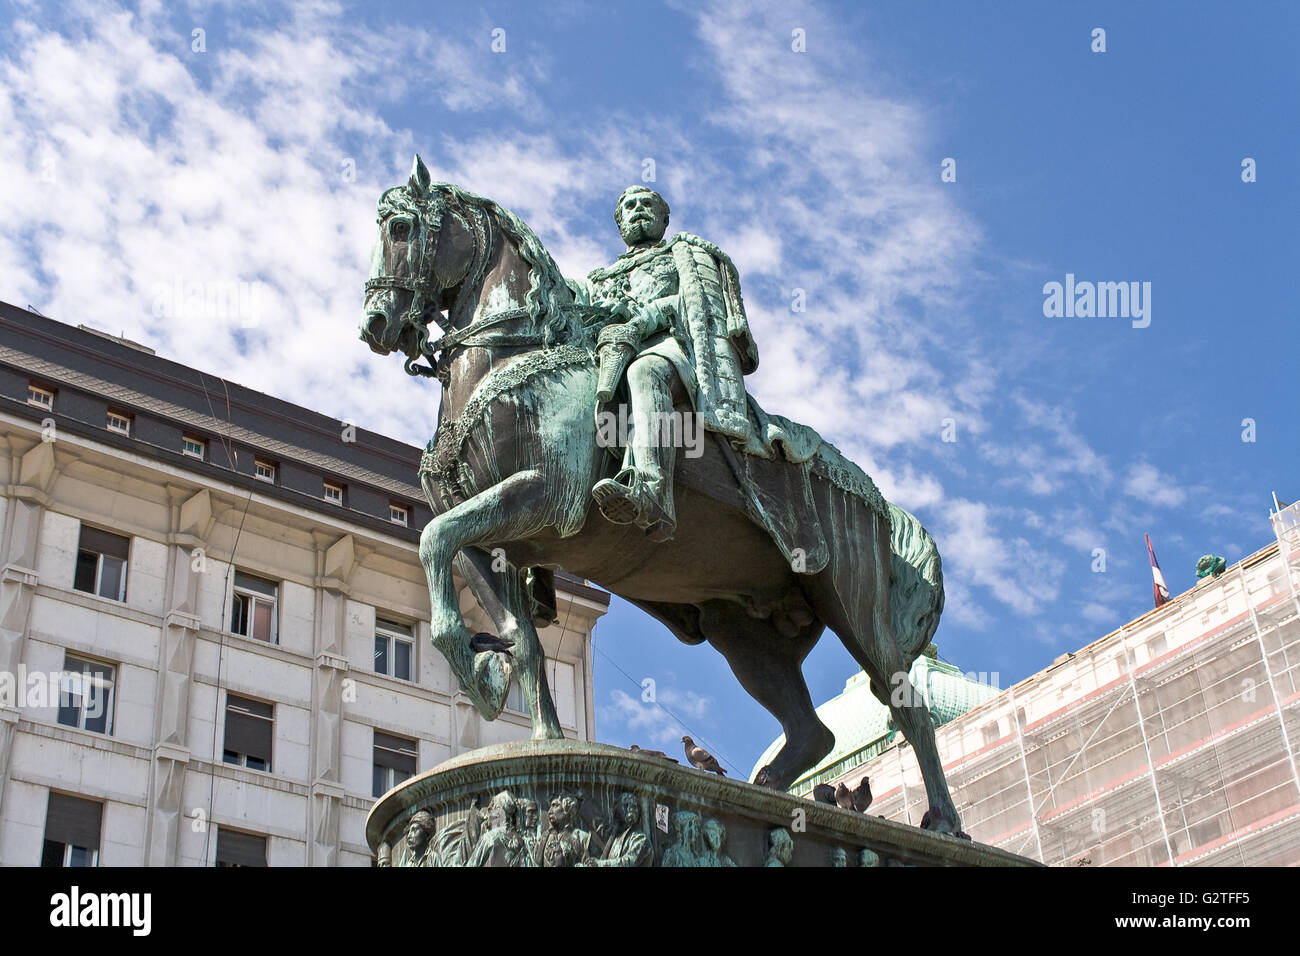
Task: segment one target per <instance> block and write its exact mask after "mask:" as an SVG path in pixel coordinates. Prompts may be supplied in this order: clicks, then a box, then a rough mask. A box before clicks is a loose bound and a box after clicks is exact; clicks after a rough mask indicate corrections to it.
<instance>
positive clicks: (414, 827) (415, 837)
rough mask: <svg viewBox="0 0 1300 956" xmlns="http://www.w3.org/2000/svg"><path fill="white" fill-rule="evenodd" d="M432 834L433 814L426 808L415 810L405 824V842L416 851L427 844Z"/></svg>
mask: <svg viewBox="0 0 1300 956" xmlns="http://www.w3.org/2000/svg"><path fill="white" fill-rule="evenodd" d="M432 836H433V814H432V813H430V812H429V811H428V810H417V811H416V812H415V813H413V814H412V815H411V819H410V821H409V822H408V823H407V824H406V844H407V846H409V847H410V848H411V849H412V850H414V851H416V852H417V853H418V852H420V851H421V850H423V849H424V847H425V846H426V845H427V844H428V842H429V838H430V837H432Z"/></svg>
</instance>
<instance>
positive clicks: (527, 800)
mask: <svg viewBox="0 0 1300 956" xmlns="http://www.w3.org/2000/svg"><path fill="white" fill-rule="evenodd" d="M519 808H520V810H521V811H522V812H523V815H524V822H523V825H522V826H521V827H520V832H521V833H522V834H523V837H524V846H526V847H527V848H528V859H530V860H534V861H535V860H536V859H537V841H538V839H540V837H541V832H542V824H541V820H540V818H539V817H538V814H537V801H536V800H534V799H532V798H531V797H524V798H523V799H522V800H520V801H519Z"/></svg>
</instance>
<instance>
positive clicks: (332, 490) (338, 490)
mask: <svg viewBox="0 0 1300 956" xmlns="http://www.w3.org/2000/svg"><path fill="white" fill-rule="evenodd" d="M325 500H326V501H328V502H329V503H330V504H332V505H339V506H340V507H342V505H343V486H342V485H332V484H330V483H329V482H328V481H327V482H325Z"/></svg>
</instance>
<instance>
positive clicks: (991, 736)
mask: <svg viewBox="0 0 1300 956" xmlns="http://www.w3.org/2000/svg"><path fill="white" fill-rule="evenodd" d="M1001 739H1002V731H1001V730H1000V729H999V728H998V722H997V721H996V720H995V721H993V723H991V724H985V725H984V746H986V747H987V746H988V745H989V744H995V743H997V742H998V741H999V740H1001Z"/></svg>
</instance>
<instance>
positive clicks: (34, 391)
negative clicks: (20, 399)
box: [27, 385, 54, 411]
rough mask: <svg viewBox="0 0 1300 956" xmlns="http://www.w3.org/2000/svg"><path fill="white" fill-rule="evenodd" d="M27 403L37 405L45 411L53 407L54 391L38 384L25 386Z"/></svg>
mask: <svg viewBox="0 0 1300 956" xmlns="http://www.w3.org/2000/svg"><path fill="white" fill-rule="evenodd" d="M27 404H28V405H39V406H40V407H41V408H44V409H46V410H47V411H50V410H53V408H54V393H53V392H52V391H50V390H49V389H48V388H41V387H40V386H39V385H28V386H27Z"/></svg>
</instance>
